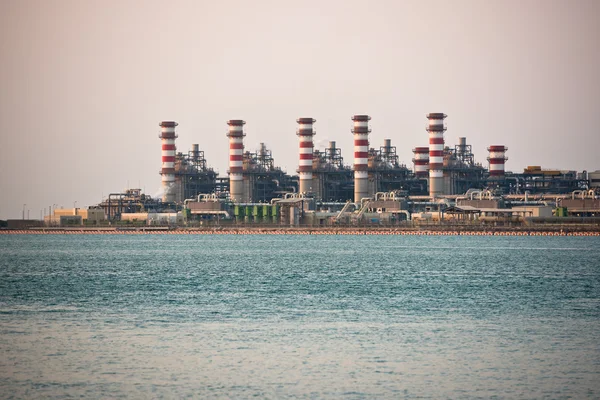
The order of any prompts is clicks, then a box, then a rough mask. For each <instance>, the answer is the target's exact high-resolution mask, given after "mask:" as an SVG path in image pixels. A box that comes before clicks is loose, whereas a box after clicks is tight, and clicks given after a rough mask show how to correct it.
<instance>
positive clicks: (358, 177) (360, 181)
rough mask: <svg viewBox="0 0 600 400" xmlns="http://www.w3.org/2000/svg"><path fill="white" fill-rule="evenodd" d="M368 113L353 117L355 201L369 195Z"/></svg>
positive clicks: (358, 201) (357, 201)
mask: <svg viewBox="0 0 600 400" xmlns="http://www.w3.org/2000/svg"><path fill="white" fill-rule="evenodd" d="M370 119H371V117H369V116H368V115H355V116H353V117H352V121H354V127H353V129H352V133H353V134H354V202H355V203H360V200H361V199H362V198H364V197H368V196H369V171H368V168H369V132H371V130H370V129H369V120H370Z"/></svg>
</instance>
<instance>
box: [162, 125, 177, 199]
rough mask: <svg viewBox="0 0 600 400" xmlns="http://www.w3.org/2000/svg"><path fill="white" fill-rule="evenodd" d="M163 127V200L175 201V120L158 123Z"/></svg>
mask: <svg viewBox="0 0 600 400" xmlns="http://www.w3.org/2000/svg"><path fill="white" fill-rule="evenodd" d="M158 125H159V126H160V127H161V132H160V136H159V137H160V141H161V144H162V169H161V170H160V174H161V175H162V192H163V195H162V201H163V202H166V203H170V202H173V201H175V188H174V186H175V150H176V148H175V139H176V138H177V135H176V134H175V127H176V126H177V125H178V124H177V122H175V121H163V122H161V123H160V124H158Z"/></svg>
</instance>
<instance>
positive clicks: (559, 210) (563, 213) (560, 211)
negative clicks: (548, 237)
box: [556, 207, 567, 217]
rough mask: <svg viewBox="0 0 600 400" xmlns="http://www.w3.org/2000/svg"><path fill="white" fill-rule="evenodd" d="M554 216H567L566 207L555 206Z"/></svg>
mask: <svg viewBox="0 0 600 400" xmlns="http://www.w3.org/2000/svg"><path fill="white" fill-rule="evenodd" d="M556 216H557V217H566V216H567V207H557V208H556Z"/></svg>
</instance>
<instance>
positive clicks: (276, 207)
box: [271, 205, 279, 217]
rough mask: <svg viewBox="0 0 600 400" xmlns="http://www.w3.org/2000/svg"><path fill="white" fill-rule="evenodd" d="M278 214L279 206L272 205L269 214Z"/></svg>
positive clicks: (274, 215) (273, 215)
mask: <svg viewBox="0 0 600 400" xmlns="http://www.w3.org/2000/svg"><path fill="white" fill-rule="evenodd" d="M278 215H279V206H277V205H274V206H273V207H271V216H272V217H276V216H278Z"/></svg>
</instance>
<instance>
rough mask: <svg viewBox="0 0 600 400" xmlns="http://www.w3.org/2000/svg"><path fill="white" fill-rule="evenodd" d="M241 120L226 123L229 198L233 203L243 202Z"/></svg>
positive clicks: (242, 133)
mask: <svg viewBox="0 0 600 400" xmlns="http://www.w3.org/2000/svg"><path fill="white" fill-rule="evenodd" d="M245 123H246V121H242V120H241V119H231V120H229V121H227V125H229V132H227V137H228V138H229V171H228V172H229V196H230V198H231V201H233V202H234V203H240V202H242V201H243V200H244V181H243V179H244V177H243V171H244V136H246V134H245V133H244V124H245Z"/></svg>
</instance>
